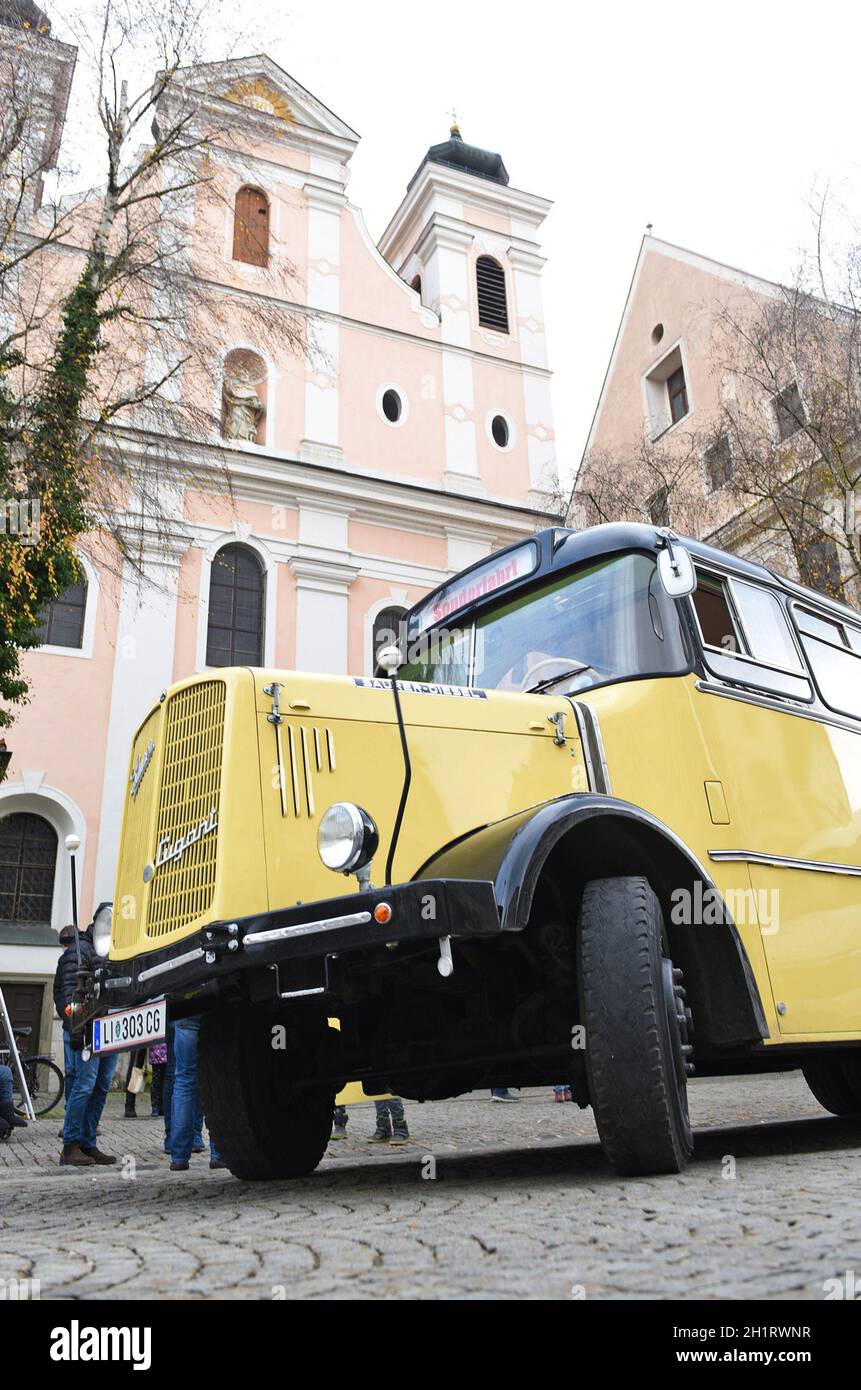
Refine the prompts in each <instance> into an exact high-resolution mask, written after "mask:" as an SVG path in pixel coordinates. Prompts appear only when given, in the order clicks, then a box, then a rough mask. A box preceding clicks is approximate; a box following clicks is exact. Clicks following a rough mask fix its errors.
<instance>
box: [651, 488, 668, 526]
mask: <svg viewBox="0 0 861 1390" xmlns="http://www.w3.org/2000/svg"><path fill="white" fill-rule="evenodd" d="M646 511H647V512H648V513H649V520H650V521H651V523H652V525H653V526H669V524H670V490H669V488H668V487H667V486H666V485H664V486H663V487H659V488H658V490H657V492H653V493H652V495H651V497H649V498H648V499H647V501H646Z"/></svg>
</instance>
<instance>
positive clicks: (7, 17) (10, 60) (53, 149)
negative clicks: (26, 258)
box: [0, 0, 77, 223]
mask: <svg viewBox="0 0 861 1390" xmlns="http://www.w3.org/2000/svg"><path fill="white" fill-rule="evenodd" d="M76 56H77V51H76V49H75V48H73V47H72V46H71V45H70V44H66V43H60V42H58V41H57V40H56V39H53V38H52V37H51V21H50V19H49V18H48V16H47V15H46V14H45V12H44V10H40V9H39V7H38V5H36V4H34V3H33V0H0V132H2V138H3V143H4V145H5V146H7V147H8V146H9V145H11V146H12V148H11V153H10V154H9V155H8V156H7V157H6V160H5V167H4V168H3V170H2V171H0V175H2V182H3V189H2V196H3V198H4V200H9V201H10V202H12V203H13V206H14V209H15V211H14V220H15V222H17V223H21V222H23V221H24V220H26V218H27V217H28V216H29V215H31V214H32V213H33V212H35V211H36V209H38V208H39V206H40V204H41V201H42V186H43V180H44V176H45V174H46V173H48V172H49V171H50V170H51V169H54V168H56V166H57V157H58V154H59V149H60V139H61V136H62V133H63V126H64V124H65V120H66V110H67V108H68V103H69V90H70V88H71V85H72V74H73V73H74V70H75V59H76ZM19 122H20V123H21V128H20V130H16V126H17V125H18V123H19Z"/></svg>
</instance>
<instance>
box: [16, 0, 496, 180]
mask: <svg viewBox="0 0 861 1390" xmlns="http://www.w3.org/2000/svg"><path fill="white" fill-rule="evenodd" d="M0 3H2V0H0ZM426 164H445V165H446V166H447V167H448V168H449V169H458V170H460V172H461V173H463V174H473V175H474V176H475V177H476V178H479V179H489V180H490V181H491V183H502V184H507V183H508V170H507V169H506V167H505V165H504V164H503V162H502V155H501V154H494V153H493V152H492V151H491V150H483V149H481V148H480V147H479V146H478V145H468V144H467V143H466V141H465V140H464V138H463V136H462V135H461V133H460V130H459V128H458V127H457V126H456V125H453V126H452V128H451V134H450V135H449V138H448V139H447V140H446V141H444V142H443V144H441V145H431V147H430V149H429V150H428V152H427V154H426V155H425V157H424V159H423V160H422V162H421V164H420V165H419V167H418V169H416V172H415V173H414V174H413V176H412V178H411V179H410V181H409V183H408V184H407V188H408V189H410V188H412V186H413V184H414V183H415V181H416V179H417V178H418V176H419V174H420V173H421V171H422V169H423V168H424V167H425V165H426Z"/></svg>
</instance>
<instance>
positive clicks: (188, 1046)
mask: <svg viewBox="0 0 861 1390" xmlns="http://www.w3.org/2000/svg"><path fill="white" fill-rule="evenodd" d="M199 1043H200V1017H199V1016H198V1017H197V1018H181V1019H179V1020H178V1021H177V1022H176V1023H175V1024H174V1027H173V1051H174V1058H175V1068H176V1069H175V1073H174V1078H173V1096H172V1097H171V1103H170V1140H169V1143H170V1156H171V1159H172V1160H173V1162H174V1163H187V1162H188V1160H189V1159H190V1157H191V1150H192V1147H193V1145H194V1142H195V1138H196V1137H197V1136H198V1135H199V1133H200V1129H201V1128H202V1125H203V1116H202V1112H201V1108H200V1095H199V1092H198V1089H197V1051H198V1045H199ZM209 1156H210V1158H218V1151H217V1150H216V1147H215V1145H214V1144H213V1142H212V1138H211V1137H210V1140H209Z"/></svg>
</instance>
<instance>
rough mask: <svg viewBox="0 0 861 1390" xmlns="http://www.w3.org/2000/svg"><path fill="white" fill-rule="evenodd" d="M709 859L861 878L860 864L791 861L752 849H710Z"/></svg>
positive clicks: (780, 855)
mask: <svg viewBox="0 0 861 1390" xmlns="http://www.w3.org/2000/svg"><path fill="white" fill-rule="evenodd" d="M709 859H713V860H714V861H715V863H719V864H733V863H739V862H744V863H745V864H766V865H770V866H771V867H772V868H775V869H804V870H806V871H808V872H810V873H815V874H849V875H850V876H851V877H852V878H861V864H828V863H825V862H824V861H823V860H821V859H793V858H791V857H790V856H789V855H785V854H760V853H759V851H758V850H753V849H710V850H709Z"/></svg>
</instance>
